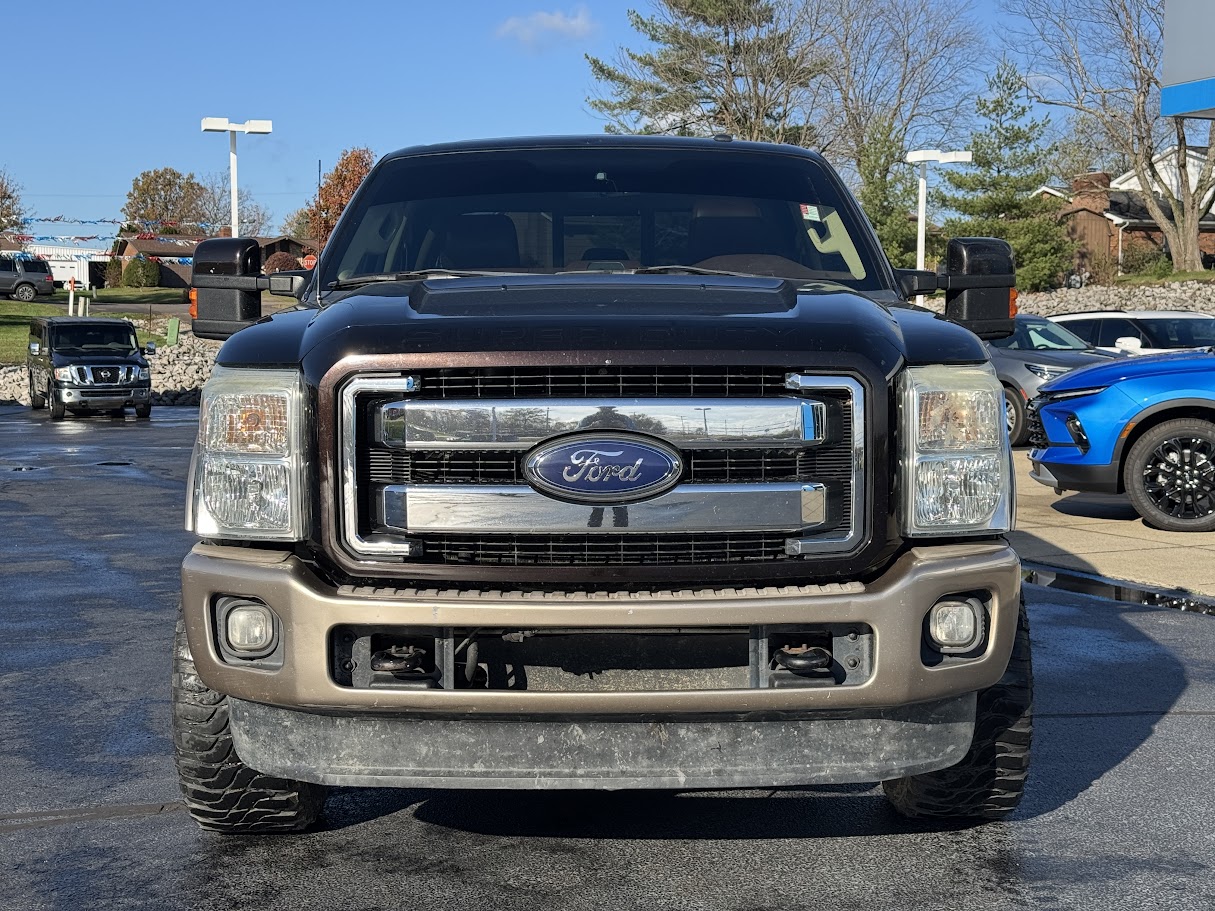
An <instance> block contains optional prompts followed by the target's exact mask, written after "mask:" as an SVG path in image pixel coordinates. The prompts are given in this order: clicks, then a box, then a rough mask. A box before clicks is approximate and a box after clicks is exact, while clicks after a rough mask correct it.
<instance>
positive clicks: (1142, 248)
mask: <svg viewBox="0 0 1215 911" xmlns="http://www.w3.org/2000/svg"><path fill="white" fill-rule="evenodd" d="M1122 272H1123V274H1125V275H1150V276H1151V277H1152V278H1168V276H1169V275H1171V274H1172V272H1173V261H1172V260H1171V259H1169V258H1168V257H1167V256H1165V254H1164V251H1163V250H1161V249H1160V248H1159V247H1154V246H1149V245H1147V244H1143V245H1140V244H1133V245H1131V246H1129V247H1128V248H1127V249H1125V250H1123V251H1122Z"/></svg>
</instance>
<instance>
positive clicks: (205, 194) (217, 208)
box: [198, 171, 270, 237]
mask: <svg viewBox="0 0 1215 911" xmlns="http://www.w3.org/2000/svg"><path fill="white" fill-rule="evenodd" d="M236 196H237V202H238V203H239V204H240V230H238V231H236V232H234V233H235V234H236V235H237V236H239V237H258V236H260V235H261V234H263V233H264V232H265V231H266V229H267V228H268V226H269V225H270V212H269V210H267V209H266V208H265V207H264V206H262V205H261V204H260V203H258V202H257V201H256V200H254V198H253V194H252V193H251V192H250V191H249V190H248V189H247V188H245V187H238V188H237V190H236ZM199 212H200V213H201V214H200V216H199V219H198V220H199V221H200V222H201V223H203V224H204V225H207V226H208V227H207V229H206V230H207V231H208V232H209V233H211V234H218V233H219V229H220V228H221V227H223V226H226V225H227V224H228V222H230V221H231V220H232V181H231V177H230V175H229V173H228V172H227V171H216V172H214V173H212V174H204V175H203V177H202V196H201V198H200V200H199Z"/></svg>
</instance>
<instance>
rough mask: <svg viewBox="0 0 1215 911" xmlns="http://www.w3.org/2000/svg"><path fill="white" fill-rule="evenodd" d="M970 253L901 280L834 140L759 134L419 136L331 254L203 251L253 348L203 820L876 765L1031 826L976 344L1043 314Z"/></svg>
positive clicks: (850, 773)
mask: <svg viewBox="0 0 1215 911" xmlns="http://www.w3.org/2000/svg"><path fill="white" fill-rule="evenodd" d="M945 265H946V267H947V268H946V269H945V270H944V271H942V272H941V273H940V274H937V273H931V272H923V271H920V272H916V271H899V270H895V269H892V268H891V266H890V264H889V262H888V261H887V260H886V259H885V258H884V256H883V255H882V252H881V249H880V248H879V246H878V244H877V242H876V240H875V237H874V234H873V232H872V230H871V229H870V227H869V225H868V223H867V222H866V220H865V218H864V216H863V215H862V213H861V212H860V210H859V209H858V207H857V205H856V203H855V201H854V200H853V199H852V197H851V196H850V195H849V193H848V192H847V191H846V189H845V188H844V186H843V184H842V183H841V181H840V179H839V178H838V177H837V176H836V174H835V173H834V172H833V171H832V170H831V168H830V167H829V166H828V165H827V164H826V162H824V160H823V159H822V158H821V157H820V156H819V155H817V154H815V153H812V152H809V151H806V150H803V149H799V148H793V147H784V146H769V145H762V144H751V143H742V142H736V141H732V140H730V139H729V137H719V138H718V139H706V140H689V139H673V138H657V137H644V138H637V137H633V138H622V137H595V138H575V139H555V138H548V139H542V140H509V141H497V142H476V143H464V144H453V145H440V146H429V147H420V148H412V149H406V150H404V151H401V152H398V153H395V154H392V155H389V156H387V157H385V158H384V159H383V160H382V161H380V162H379V164H378V165H376V167H375V168H374V169H373V171H372V172H371V174H370V175H369V176H368V177H367V179H366V180H365V181H364V183H363V184H362V186H361V187H360V189H359V190H358V192H357V193H356V194H355V196H354V198H353V199H352V201H351V203H350V205H349V207H348V208H347V210H346V212H345V214H344V215H343V216H342V218H341V221H340V224H339V225H338V227H337V229H336V231H335V232H334V234H333V236H332V237H331V238H330V240H329V241H328V243H327V244H326V245H325V248H324V251H323V252H322V254H321V256H320V262H319V263H318V264H317V266H316V268H315V270H314V272H313V273H311V274H309V275H307V276H304V275H301V274H290V273H280V274H276V275H272V276H263V275H261V274H260V271H261V270H260V260H259V255H258V247H257V245H256V243H255V242H253V241H249V240H245V239H241V238H223V239H217V240H212V241H207V242H205V243H203V244H201V245H200V246H199V247H198V250H197V252H196V254H195V258H194V274H193V284H194V287H195V288H196V290H197V310H198V317H197V319H196V321H195V323H194V331H195V332H196V333H197V334H198V335H200V336H204V337H208V338H228V341H227V342H226V344H224V346H223V347H222V349H221V350H220V353H219V356H218V362H217V367H216V369H215V372H214V375H213V377H212V378H211V379H210V381H209V382H208V383H207V385H206V387H205V389H204V392H203V400H202V407H201V413H200V418H199V431H198V442H197V446H196V448H195V451H194V456H193V461H192V465H191V470H190V476H189V484H188V501H189V505H188V518H187V526H188V528H190V529H192V530H193V531H194V532H195V533H196V534H197V535H198V536H199V537H200V538H201V541H200V543H198V544H197V546H195V547H194V548H193V550H192V551H191V552H190V554H189V555H188V556H187V557H186V559H185V562H184V565H183V567H182V613H181V621H180V622H179V625H178V634H177V641H176V653H175V670H174V697H173V706H174V724H175V742H176V750H177V768H178V770H179V772H180V777H181V783H182V787H183V790H184V793H185V798H186V803H187V805H188V806H189V809H190V812H191V813H192V814H193V816H194V818H195V819H197V820H198V822H199V823H201V824H202V825H203V826H204V827H205V828H208V829H213V830H218V831H222V832H256V831H296V830H300V829H303V828H306V827H307V826H309V825H310V824H311V823H313V822H314V821H315V820H316V818H317V816H318V813H319V812H320V809H321V806H322V803H323V794H324V787H325V786H326V785H358V786H364V785H372V786H389V787H406V786H408V787H418V786H422V787H425V786H436V787H462V788H609V789H610V788H684V789H691V788H742V787H771V786H777V785H798V784H809V783H840V782H866V781H872V782H877V781H881V782H883V783H884V786H885V792H886V794H887V795H888V796H889V798H890V800H891V801H892V802H893V804H894V806H895V807H897V808H898V810H900V811H901V812H903V813H906V814H909V815H917V816H946V817H971V818H994V817H1000V816H1003V815H1006V814H1007V813H1009V812H1010V811H1011V810H1012V809H1013V808H1014V807H1015V806H1016V805H1017V802H1018V800H1019V799H1020V796H1021V793H1022V789H1023V786H1024V782H1025V776H1026V770H1027V766H1028V759H1029V741H1030V729H1031V689H1032V681H1031V670H1030V643H1029V636H1028V628H1027V624H1026V619H1025V612H1024V607H1023V605H1022V604H1021V603H1020V575H1019V564H1018V561H1017V557H1016V555H1015V554H1014V553H1013V551H1012V550H1011V549H1010V547H1009V546H1008V544H1007V542H1006V540H1005V539H1004V538H1003V537H1002V535H1003V534H1004V533H1005V532H1007V531H1009V530H1010V529H1011V528H1012V524H1013V511H1014V499H1013V476H1012V463H1011V459H1010V452H1009V446H1008V440H1007V434H1006V431H1005V423H1004V420H1003V395H1002V390H1001V387H1000V384H999V382H998V381H997V379H996V377H995V374H994V373H993V371H992V369H991V367H990V365H989V364H988V359H987V354H986V352H985V350H984V346H983V344H982V343H981V342H980V340H979V337H977V336H976V334H974V333H972V332H971V331H968V329H967V328H964V326H965V327H969V328H970V329H973V330H975V331H976V332H978V333H979V335H983V336H986V337H997V336H999V335H1000V334H1002V333H1003V334H1007V333H1009V332H1011V328H1012V324H1011V320H1010V309H1011V298H1012V292H1011V291H1010V289H1011V287H1012V285H1013V261H1012V255H1011V251H1010V250H1009V248H1008V247H1007V245H1006V244H1003V243H1002V242H1000V241H993V240H984V239H975V238H971V239H955V240H953V241H952V242H951V244H950V248H949V254H948V257H947V262H946V264H945ZM938 289H943V290H945V292H946V295H945V298H946V300H945V311H946V312H945V316H944V317H942V316H938V315H936V314H934V313H932V312H929V311H927V310H923V309H917V308H915V307H912V306H910V305H908V304H907V300H908V299H909V298H910V297H911V296H912V295H915V294H917V293H926V292H934V291H936V290H938ZM262 290H270V291H272V292H277V293H284V294H293V295H295V296H296V297H298V298H299V299H300V301H299V304H300V305H299V306H298V307H296V308H294V309H291V310H287V311H284V312H279V313H276V314H275V315H273V316H271V317H268V318H264V319H261V318H259V317H260V314H261V304H260V299H261V298H260V295H261V293H262ZM957 323H962V324H963V325H958V324H957ZM238 330H239V331H238Z"/></svg>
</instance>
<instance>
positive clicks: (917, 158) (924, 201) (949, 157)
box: [906, 149, 974, 307]
mask: <svg viewBox="0 0 1215 911" xmlns="http://www.w3.org/2000/svg"><path fill="white" fill-rule="evenodd" d="M973 158H974V155H973V154H972V153H971V152H969V151H962V152H942V151H941V150H940V149H917V150H916V151H914V152H908V153H907V159H906V160H907V163H908V164H918V165H919V166H920V202H919V206H918V208H917V210H916V220H915V221H916V225H915V267H916V268H917V269H923V268H924V247H925V244H926V239H927V231H928V162H930V161H933V162H937V163H938V164H966V163H967V162H969V161H971V160H972V159H973ZM915 302H916V303H917V304H918V305H919V306H921V307H922V306H924V295H923V294H917V295H916V298H915Z"/></svg>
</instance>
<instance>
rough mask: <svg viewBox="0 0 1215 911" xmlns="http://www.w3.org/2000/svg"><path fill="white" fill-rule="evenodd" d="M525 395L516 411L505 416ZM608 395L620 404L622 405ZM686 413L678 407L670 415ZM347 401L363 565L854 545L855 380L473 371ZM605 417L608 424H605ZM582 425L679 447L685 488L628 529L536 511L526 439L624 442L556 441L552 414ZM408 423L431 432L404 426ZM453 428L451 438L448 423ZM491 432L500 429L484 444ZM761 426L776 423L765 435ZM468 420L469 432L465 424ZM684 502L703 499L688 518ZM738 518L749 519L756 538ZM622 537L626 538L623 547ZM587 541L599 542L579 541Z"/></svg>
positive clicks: (365, 390)
mask: <svg viewBox="0 0 1215 911" xmlns="http://www.w3.org/2000/svg"><path fill="white" fill-rule="evenodd" d="M693 390H694V391H695V392H694V398H692V399H691V400H690V401H689V399H688V398H687V396H691V395H693ZM702 390H704V392H702ZM725 390H729V396H728V397H727V396H726V395H725V394H724V391H725ZM515 392H518V393H519V394H520V396H521V397H514V398H513V397H512V394H513V393H515ZM710 393H712V394H710ZM612 395H619V396H621V397H622V398H621V399H619V400H615V401H613V400H612V399H611V396H612ZM585 396H590V398H584V397H585ZM681 396H683V397H684V398H683V399H682V401H680V402H673V401H672V400H673V399H679V398H680V397H681ZM452 398H463V399H466V400H469V401H468V404H467V405H465V404H460V405H458V406H455V405H452V406H443V407H446V408H449V409H450V408H457V409H465V410H466V411H464V412H460V411H454V412H453V411H448V412H444V411H442V409H441V408H440V406H438V405H428V403H431V402H438V401H441V400H443V399H452ZM556 398H560V399H562V400H563V403H562V404H561V406H560V408H559V407H558V405H557V403H556V402H552V403H551V405H550V401H551V399H556ZM477 399H481V401H476V400H477ZM579 399H581V401H577V400H579ZM341 401H342V412H343V421H342V426H343V431H342V432H343V434H344V435H345V436H344V439H343V446H342V452H343V465H342V477H343V483H344V491H343V496H342V500H343V503H344V507H343V519H344V527H343V529H342V536H343V538H344V540H345V541H346V542H347V544H348V546H350V548H351V550H352V551H353V552H355V553H356V554H358V555H359V556H360V557H362V558H364V559H370V560H375V559H376V558H377V557H380V556H383V557H390V558H401V557H404V558H405V559H406V560H407V561H409V562H420V563H426V564H452V565H456V564H459V565H468V564H486V565H499V566H527V565H536V566H541V565H552V566H563V565H564V566H590V565H644V564H651V565H653V564H671V565H680V564H682V565H697V564H711V563H744V562H756V561H757V562H764V561H790V560H797V559H800V558H802V557H814V556H815V555H826V554H831V553H835V554H838V553H840V552H842V551H847V550H849V549H850V548H852V547H853V546H855V544H856V543H857V542H858V541H859V540H860V536H861V530H862V529H861V528H860V521H859V517H860V513H859V511H858V509H857V507H858V506H859V504H860V503H861V502H863V490H862V487H861V481H862V468H863V445H862V442H861V433H860V432H859V427H860V423H859V419H860V417H861V415H862V414H863V408H864V401H863V395H862V392H861V387H860V385H859V384H858V383H857V382H856V381H855V380H851V379H848V378H843V377H817V376H805V377H798V376H797V375H795V374H791V373H790V372H789V371H787V370H778V369H774V368H754V369H752V368H745V367H730V368H702V367H663V368H646V367H631V366H626V367H619V368H611V369H608V368H599V367H587V368H583V367H575V368H565V367H561V368H549V369H545V368H535V369H527V370H525V369H523V368H510V369H500V368H486V369H470V368H469V369H450V370H429V371H411V372H410V374H409V376H408V377H403V376H400V377H395V378H392V377H388V378H384V377H381V378H376V377H371V376H366V377H356V378H355V379H353V380H351V381H348V382H347V383H346V384H344V385H343V387H342V390H341ZM605 401H606V402H613V404H612V407H610V408H607V409H605V408H603V404H604V402H605ZM407 409H412V410H409V411H408V413H406V411H407ZM587 409H591V410H592V411H597V410H610V411H613V412H619V413H621V414H625V415H627V416H628V418H629V419H630V421H633V422H634V423H633V424H630V425H629V426H628V429H627V430H622V431H621V432H641V433H646V432H651V433H653V434H654V435H655V436H656V437H657V438H658V439H660V440H664V441H665V442H666V443H667V444H668V445H671V446H674V447H675V448H676V449H677V450H678V452H679V454H680V456H681V458H682V460H683V473H682V475H681V476H680V479H679V482H678V484H677V486H675V487H674V488H673V489H672V491H671V492H670V493H669V494H664V495H662V497H659V498H658V499H654V500H652V501H650V502H649V503H646V504H639V505H635V506H634V507H633V508H632V510H633V511H632V512H631V513H628V512H627V511H626V510H625V509H624V508H623V507H613V506H611V505H608V506H606V508H603V507H601V508H597V509H596V508H592V507H590V506H585V507H581V508H582V509H584V510H585V511H586V515H583V517H582V518H581V519H578V518H577V512H576V511H577V510H578V509H579V508H580V507H578V505H577V504H573V506H572V507H571V506H570V505H568V504H567V505H565V506H561V504H560V503H557V504H556V506H559V507H560V509H557V508H554V509H553V510H551V511H545V510H543V509H539V510H538V509H537V504H536V502H535V500H536V498H537V497H538V496H539V495H538V494H536V492H535V491H534V490H533V489H532V488H531V487H530V486H528V484H527V480H526V478H525V475H524V472H523V463H524V460H525V459H526V457H527V454H528V453H529V452H530V451H531V449H532V448H533V446H534V445H535V441H536V432H535V431H536V428H535V424H534V421H543V422H544V423H543V424H542V425H541V427H542V430H544V431H547V430H549V422H550V420H551V422H552V426H551V431H552V435H553V436H560V435H561V434H564V433H571V432H575V433H577V432H582V431H583V430H596V431H599V430H604V431H605V432H610V430H611V428H612V427H613V426H615V427H617V428H618V429H619V425H608V426H607V428H600V427H585V426H581V425H578V424H577V422H575V423H573V424H568V423H567V424H565V425H561V426H559V423H560V422H559V421H558V415H559V412H560V414H561V416H562V417H563V418H568V417H569V416H570V415H573V416H574V417H577V416H578V414H579V413H588V412H587ZM647 409H648V411H647ZM689 409H691V410H689ZM740 409H742V410H743V411H744V412H746V414H748V415H749V416H750V424H749V425H747V424H746V423H745V422H743V421H741V420H740ZM790 409H792V414H793V415H794V417H795V419H796V416H797V415H798V414H799V413H800V414H802V415H803V418H802V419H801V420H802V421H803V422H804V427H803V426H802V425H801V424H796V423H795V425H794V426H795V427H797V432H796V433H795V434H793V435H792V436H793V438H795V439H797V440H800V441H801V442H800V443H794V442H792V441H791V437H790V430H789V428H790V424H789V421H788V416H789V413H790ZM799 409H800V412H799ZM580 410H581V411H580ZM527 411H534V412H536V413H537V415H536V417H534V418H533V423H532V424H529V425H527V426H526V428H524V429H525V430H526V431H527V432H522V431H521V430H520V429H519V428H520V427H522V425H518V426H515V425H511V423H510V419H511V418H513V417H515V416H517V415H518V414H520V413H525V412H527ZM415 413H420V414H421V415H423V417H425V419H426V420H415V419H414V418H412V417H410V415H412V414H415ZM453 415H454V416H455V417H456V418H457V420H455V421H451V420H449V418H450V417H451V416H453ZM486 415H493V419H492V421H490V422H488V423H487V424H486V426H485V427H481V426H480V425H481V423H485V420H484V419H485V417H486ZM757 415H758V416H759V417H757ZM769 415H770V416H771V417H772V420H773V421H775V422H776V423H768V416H769ZM436 416H438V418H443V419H444V420H442V421H437V419H436ZM465 417H467V418H469V420H467V421H463V422H462V419H463V418H465ZM727 419H728V420H727ZM428 421H429V423H427V422H428ZM663 421H665V422H666V423H662V422H663ZM672 421H674V422H676V423H674V424H672V423H671V422H672ZM651 424H652V425H653V427H654V428H655V429H654V430H651V429H650V425H651ZM740 425H741V426H740ZM663 428H666V429H663ZM765 428H769V429H765ZM515 433H518V434H519V435H513V434H515ZM427 434H433V435H427ZM544 435H545V434H544V433H541V434H540V436H541V437H543V436H544ZM427 440H431V441H432V442H430V443H429V446H428V444H427ZM694 485H699V486H694ZM769 485H770V486H769ZM782 485H783V487H782ZM681 489H682V490H684V491H686V493H683V494H681V493H680V491H681ZM748 489H750V490H752V491H753V493H748ZM799 490H800V491H802V493H801V494H800V496H801V498H802V499H801V503H802V506H801V513H800V514H799V513H798V512H797V509H798V507H797V505H796V502H797V501H796V497H797V496H798V494H797V493H796V492H797V491H799ZM443 491H446V493H443ZM693 491H696V493H693ZM790 491H791V492H790ZM814 491H817V493H815V492H814ZM737 495H741V496H737ZM681 496H682V497H683V500H682V503H683V504H684V505H682V506H672V507H665V512H669V514H670V518H669V519H667V518H664V517H663V516H664V515H665V513H664V508H658V507H661V504H662V503H663V497H666V498H669V499H670V500H671V502H672V503H676V502H681V501H680V497H681ZM782 496H783V497H784V499H781V497H782ZM486 497H489V498H491V499H488V500H487V499H485V498H486ZM494 497H508V498H512V499H508V500H496V501H495V500H494V499H493V498H494ZM688 497H695V498H701V497H703V499H696V501H695V503H692V502H691V501H689V500H688ZM791 497H792V499H790V498H791ZM541 500H543V497H541ZM752 500H754V501H755V502H757V503H758V502H765V503H767V502H771V503H773V504H775V507H774V509H773V512H770V513H765V514H764V517H763V518H762V520H761V519H758V518H757V517H756V515H755V514H754V513H755V511H756V509H757V508H758V507H748V506H746V504H747V503H750V502H752ZM415 501H416V503H415ZM482 502H484V505H485V506H486V507H488V508H490V509H491V512H492V513H493V514H494V515H495V516H496V519H495V522H496V527H497V530H496V531H495V530H494V529H495V522H487V521H485V516H486V513H484V512H482V511H480V510H481V508H482V507H479V506H478V505H477V504H479V503H482ZM511 502H515V503H518V504H519V508H520V509H524V508H525V507H526V511H525V513H521V514H526V515H529V516H530V515H536V516H539V517H540V518H539V519H537V520H536V521H535V522H534V523H532V522H526V521H523V522H520V521H514V522H509V523H508V522H505V521H504V515H505V516H509V503H511ZM549 502H554V501H549ZM415 506H416V515H415V508H414V507H415ZM643 507H645V508H644V509H643ZM651 507H654V508H651ZM689 507H694V508H689ZM571 508H573V509H574V510H575V513H574V515H573V516H572V517H571V514H570V510H571ZM739 509H742V512H748V511H749V512H751V513H752V515H751V516H750V517H749V520H750V522H751V524H750V525H749V526H748V525H747V524H746V520H745V518H744V516H743V515H742V514H741V513H738V512H737V511H738V510H739ZM706 511H707V512H709V513H713V514H715V515H716V514H719V515H720V529H721V531H720V532H719V531H717V530H716V529H717V527H718V521H717V519H716V518H714V519H713V520H712V521H709V522H706V521H705V520H704V517H705V515H706ZM617 512H619V513H621V515H617V514H616V513H617ZM732 514H733V515H734V516H735V521H736V523H737V524H736V525H735V526H734V527H733V528H732V527H731V515H732ZM812 514H813V516H814V517H813V518H811V516H812ZM550 517H551V521H548V519H549V518H550ZM694 519H696V520H697V521H694ZM546 524H548V525H549V527H547V528H546V527H545V525H546ZM506 525H510V526H513V527H509V528H507V527H503V526H506ZM626 526H627V527H628V528H629V529H630V530H629V531H628V532H627V533H624V532H623V528H624V527H626ZM681 526H682V527H681ZM533 527H534V528H535V531H534V533H533V532H531V531H530V529H531V528H533ZM579 527H581V528H582V529H588V528H589V529H594V531H588V532H586V533H582V532H580V531H579Z"/></svg>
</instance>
